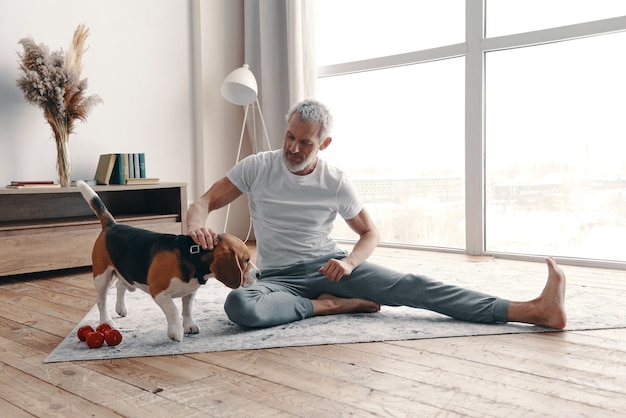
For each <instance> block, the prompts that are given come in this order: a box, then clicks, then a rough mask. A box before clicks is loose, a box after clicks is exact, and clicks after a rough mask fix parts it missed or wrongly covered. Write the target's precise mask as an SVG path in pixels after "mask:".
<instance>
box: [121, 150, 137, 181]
mask: <svg viewBox="0 0 626 418" xmlns="http://www.w3.org/2000/svg"><path fill="white" fill-rule="evenodd" d="M126 155H127V157H124V158H125V159H124V162H126V161H128V164H127V165H128V172H127V173H126V178H127V179H128V178H132V177H135V158H134V157H133V154H132V153H131V154H126Z"/></svg>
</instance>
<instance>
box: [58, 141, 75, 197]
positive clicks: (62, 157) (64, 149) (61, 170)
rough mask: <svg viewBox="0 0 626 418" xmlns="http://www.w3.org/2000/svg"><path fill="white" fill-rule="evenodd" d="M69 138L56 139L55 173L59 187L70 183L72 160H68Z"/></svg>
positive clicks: (67, 185)
mask: <svg viewBox="0 0 626 418" xmlns="http://www.w3.org/2000/svg"><path fill="white" fill-rule="evenodd" d="M69 143H70V141H69V138H62V139H61V140H57V141H56V144H57V173H58V175H59V184H60V185H61V187H69V186H70V184H71V183H72V161H71V160H70V147H69Z"/></svg>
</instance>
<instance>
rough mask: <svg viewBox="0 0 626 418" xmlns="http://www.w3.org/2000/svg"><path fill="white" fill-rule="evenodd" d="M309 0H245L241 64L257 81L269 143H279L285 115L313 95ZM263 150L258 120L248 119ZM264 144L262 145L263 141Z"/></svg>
mask: <svg viewBox="0 0 626 418" xmlns="http://www.w3.org/2000/svg"><path fill="white" fill-rule="evenodd" d="M313 7H314V6H313V1H312V0H245V3H244V28H245V29H244V30H245V37H244V42H245V63H247V64H248V65H249V66H250V70H251V71H252V72H253V73H254V75H255V77H256V79H257V83H258V86H259V103H260V105H261V110H262V112H263V119H264V120H265V126H266V128H267V133H268V135H269V140H270V143H271V145H272V148H278V147H280V146H281V145H282V142H283V135H284V128H285V119H284V118H285V114H286V113H287V111H288V110H289V108H290V107H291V106H292V105H294V104H295V103H297V102H298V101H300V100H303V99H305V98H308V97H313V96H314V92H315V80H316V77H317V63H316V60H315V48H314V47H313V43H312V40H313V39H314V36H313V23H314V22H313V15H314V13H313ZM249 120H250V123H252V126H250V125H248V126H249V128H250V129H255V132H257V133H258V135H257V138H258V140H257V147H258V149H263V143H264V140H263V130H262V125H261V122H260V120H258V119H256V120H253V119H252V118H251V119H249ZM265 148H267V146H265Z"/></svg>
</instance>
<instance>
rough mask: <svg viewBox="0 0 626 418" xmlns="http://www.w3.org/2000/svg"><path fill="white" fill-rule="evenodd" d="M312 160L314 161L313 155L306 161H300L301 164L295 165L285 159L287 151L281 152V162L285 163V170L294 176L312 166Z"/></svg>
mask: <svg viewBox="0 0 626 418" xmlns="http://www.w3.org/2000/svg"><path fill="white" fill-rule="evenodd" d="M314 160H315V155H310V156H309V158H307V159H306V160H304V161H302V162H301V163H297V164H296V163H294V162H292V161H290V160H289V159H288V158H287V151H283V161H284V162H285V165H286V166H287V170H289V172H291V173H294V174H295V173H299V172H300V171H302V170H304V169H305V168H307V167H308V166H310V165H311V164H313V161H314Z"/></svg>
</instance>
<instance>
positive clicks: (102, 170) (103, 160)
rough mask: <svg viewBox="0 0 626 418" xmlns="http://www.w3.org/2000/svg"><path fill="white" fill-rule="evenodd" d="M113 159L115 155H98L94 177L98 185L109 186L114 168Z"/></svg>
mask: <svg viewBox="0 0 626 418" xmlns="http://www.w3.org/2000/svg"><path fill="white" fill-rule="evenodd" d="M115 159H116V155H115V154H101V155H100V158H99V160H98V167H97V168H96V174H95V175H94V180H96V182H97V183H98V184H109V181H110V180H111V173H113V167H114V166H115Z"/></svg>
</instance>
